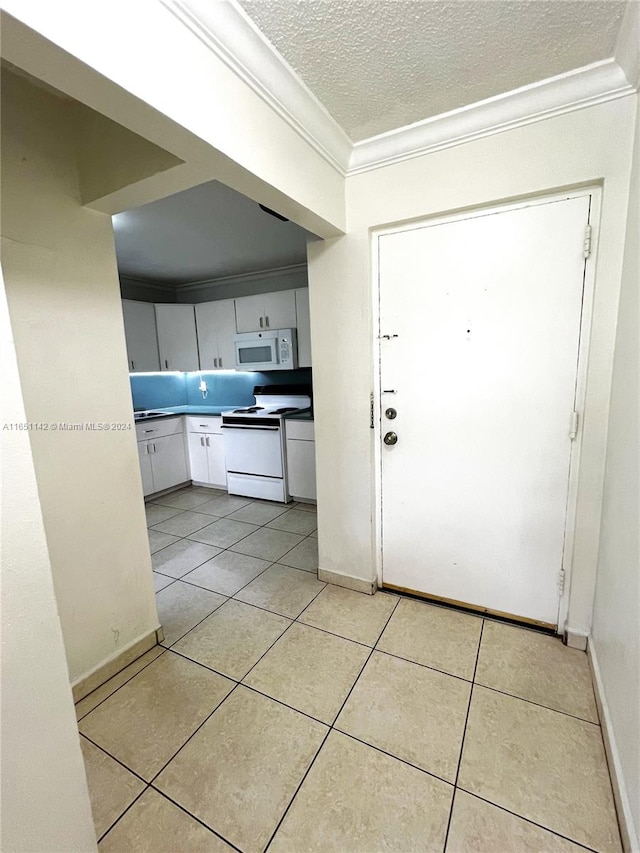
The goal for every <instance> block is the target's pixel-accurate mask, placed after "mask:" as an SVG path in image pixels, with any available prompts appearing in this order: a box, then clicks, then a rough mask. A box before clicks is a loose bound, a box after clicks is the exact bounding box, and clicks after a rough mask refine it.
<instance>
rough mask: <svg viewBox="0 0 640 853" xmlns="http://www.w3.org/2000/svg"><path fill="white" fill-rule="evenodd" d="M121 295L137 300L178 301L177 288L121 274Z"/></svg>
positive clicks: (124, 297)
mask: <svg viewBox="0 0 640 853" xmlns="http://www.w3.org/2000/svg"><path fill="white" fill-rule="evenodd" d="M120 295H121V297H122V298H123V299H133V300H135V301H136V302H177V295H176V291H175V288H172V287H163V286H162V285H157V284H154V283H153V282H152V281H142V280H141V279H137V278H129V277H127V276H120Z"/></svg>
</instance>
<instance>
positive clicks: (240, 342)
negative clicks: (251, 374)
mask: <svg viewBox="0 0 640 853" xmlns="http://www.w3.org/2000/svg"><path fill="white" fill-rule="evenodd" d="M233 340H234V342H235V348H236V370H295V368H296V367H297V366H298V339H297V335H296V330H295V329H269V330H268V331H264V332H244V333H243V334H241V335H235V336H234V338H233Z"/></svg>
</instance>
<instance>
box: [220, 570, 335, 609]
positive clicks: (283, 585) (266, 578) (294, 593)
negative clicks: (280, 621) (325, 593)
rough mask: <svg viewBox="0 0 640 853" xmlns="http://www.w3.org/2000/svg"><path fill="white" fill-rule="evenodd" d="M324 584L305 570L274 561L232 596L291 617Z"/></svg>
mask: <svg viewBox="0 0 640 853" xmlns="http://www.w3.org/2000/svg"><path fill="white" fill-rule="evenodd" d="M325 586H326V584H325V583H322V582H321V581H319V580H317V579H316V578H315V577H314V576H313V575H312V574H310V573H309V572H301V571H300V570H299V569H292V568H290V567H289V566H281V565H279V564H277V563H276V565H274V566H271V568H270V569H267V570H266V572H263V574H261V575H260V576H259V577H257V578H256V579H255V580H254V581H251V583H250V584H249V585H248V586H246V587H245V588H244V589H242V590H240V592H238V593H237V594H236V596H235V597H236V598H237V599H239V600H240V601H246V602H247V603H248V604H255V605H256V606H257V607H264V608H265V610H272V611H273V612H274V613H279V614H280V615H281V616H288V617H289V618H291V619H295V618H296V616H299V615H300V614H301V613H302V611H303V610H304V608H305V607H306V606H307V605H308V604H309V602H310V601H312V599H313V598H315V596H316V595H317V594H318V593H319V592H320V590H322V589H324V587H325Z"/></svg>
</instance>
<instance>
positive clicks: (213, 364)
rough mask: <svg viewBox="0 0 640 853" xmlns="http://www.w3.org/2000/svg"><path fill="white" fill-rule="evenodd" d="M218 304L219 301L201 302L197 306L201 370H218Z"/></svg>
mask: <svg viewBox="0 0 640 853" xmlns="http://www.w3.org/2000/svg"><path fill="white" fill-rule="evenodd" d="M218 304H219V303H218V302H199V303H198V304H197V305H196V308H195V310H196V328H197V330H198V350H199V352H200V370H217V368H218V328H217V323H216V320H217V318H216V311H217V308H216V306H217V305H218Z"/></svg>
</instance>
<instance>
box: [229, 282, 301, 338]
mask: <svg viewBox="0 0 640 853" xmlns="http://www.w3.org/2000/svg"><path fill="white" fill-rule="evenodd" d="M235 303H236V329H237V331H238V332H239V333H240V332H256V331H260V329H295V327H296V299H295V292H294V291H293V290H279V291H276V292H275V293H260V294H258V295H257V296H241V297H239V298H238V299H236V300H235Z"/></svg>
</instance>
